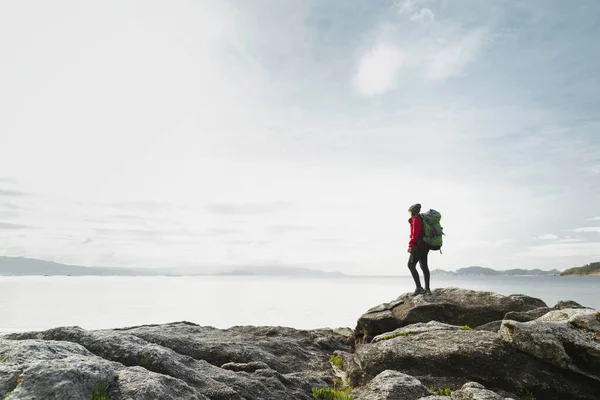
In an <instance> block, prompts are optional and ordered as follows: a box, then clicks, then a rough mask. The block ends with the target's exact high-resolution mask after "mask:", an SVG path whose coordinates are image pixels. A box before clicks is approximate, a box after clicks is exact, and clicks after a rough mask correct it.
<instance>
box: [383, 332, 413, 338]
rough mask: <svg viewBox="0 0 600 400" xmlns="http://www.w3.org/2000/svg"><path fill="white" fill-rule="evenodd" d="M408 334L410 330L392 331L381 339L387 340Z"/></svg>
mask: <svg viewBox="0 0 600 400" xmlns="http://www.w3.org/2000/svg"><path fill="white" fill-rule="evenodd" d="M408 335H410V332H396V333H392V334H391V335H387V336H384V337H383V340H388V339H393V338H397V337H399V336H408Z"/></svg>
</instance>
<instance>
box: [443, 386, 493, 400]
mask: <svg viewBox="0 0 600 400" xmlns="http://www.w3.org/2000/svg"><path fill="white" fill-rule="evenodd" d="M452 398H453V399H455V400H504V397H502V396H500V395H498V394H496V393H494V392H492V391H491V390H487V389H486V388H485V387H484V386H483V385H481V384H479V383H476V382H469V383H466V384H465V385H463V387H462V388H461V389H460V390H457V391H455V392H452Z"/></svg>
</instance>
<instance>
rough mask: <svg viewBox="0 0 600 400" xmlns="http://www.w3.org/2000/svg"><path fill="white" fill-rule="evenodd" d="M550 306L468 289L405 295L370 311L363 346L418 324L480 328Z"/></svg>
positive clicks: (361, 330)
mask: <svg viewBox="0 0 600 400" xmlns="http://www.w3.org/2000/svg"><path fill="white" fill-rule="evenodd" d="M540 307H547V305H546V304H545V303H544V302H543V301H542V300H540V299H537V298H534V297H529V296H525V295H521V294H513V295H510V296H503V295H500V294H497V293H492V292H481V291H474V290H468V289H458V288H444V289H436V290H433V291H432V292H431V295H417V296H414V295H412V294H403V295H401V296H400V297H398V298H397V299H396V300H395V301H392V302H390V303H384V304H381V305H379V306H377V307H374V308H372V309H370V310H368V311H367V312H366V313H365V314H363V315H362V316H361V317H360V318H359V320H358V323H357V326H356V329H355V335H356V338H357V341H358V342H359V343H367V342H370V341H371V340H372V339H373V337H375V336H377V335H379V334H382V333H385V332H390V331H393V330H394V329H397V328H400V327H403V326H406V325H410V324H415V323H418V322H425V323H426V322H429V321H438V322H444V323H447V324H451V325H459V326H461V325H468V326H470V327H477V326H480V325H483V324H486V323H488V322H492V321H500V320H502V319H504V315H505V314H506V313H508V312H511V311H513V312H523V311H529V310H534V309H536V308H540Z"/></svg>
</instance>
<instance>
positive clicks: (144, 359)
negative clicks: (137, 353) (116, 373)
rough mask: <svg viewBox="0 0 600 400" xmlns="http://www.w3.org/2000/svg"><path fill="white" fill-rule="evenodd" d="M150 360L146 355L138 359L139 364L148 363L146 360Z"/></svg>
mask: <svg viewBox="0 0 600 400" xmlns="http://www.w3.org/2000/svg"><path fill="white" fill-rule="evenodd" d="M149 359H150V355H149V354H148V353H146V354H144V355H143V356H142V358H141V359H140V364H142V365H143V364H146V363H147V362H148V360H149Z"/></svg>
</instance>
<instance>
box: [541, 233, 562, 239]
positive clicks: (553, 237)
mask: <svg viewBox="0 0 600 400" xmlns="http://www.w3.org/2000/svg"><path fill="white" fill-rule="evenodd" d="M536 239H538V240H556V239H558V236H556V235H554V234H552V233H546V234H545V235H542V236H538V237H537V238H536Z"/></svg>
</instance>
